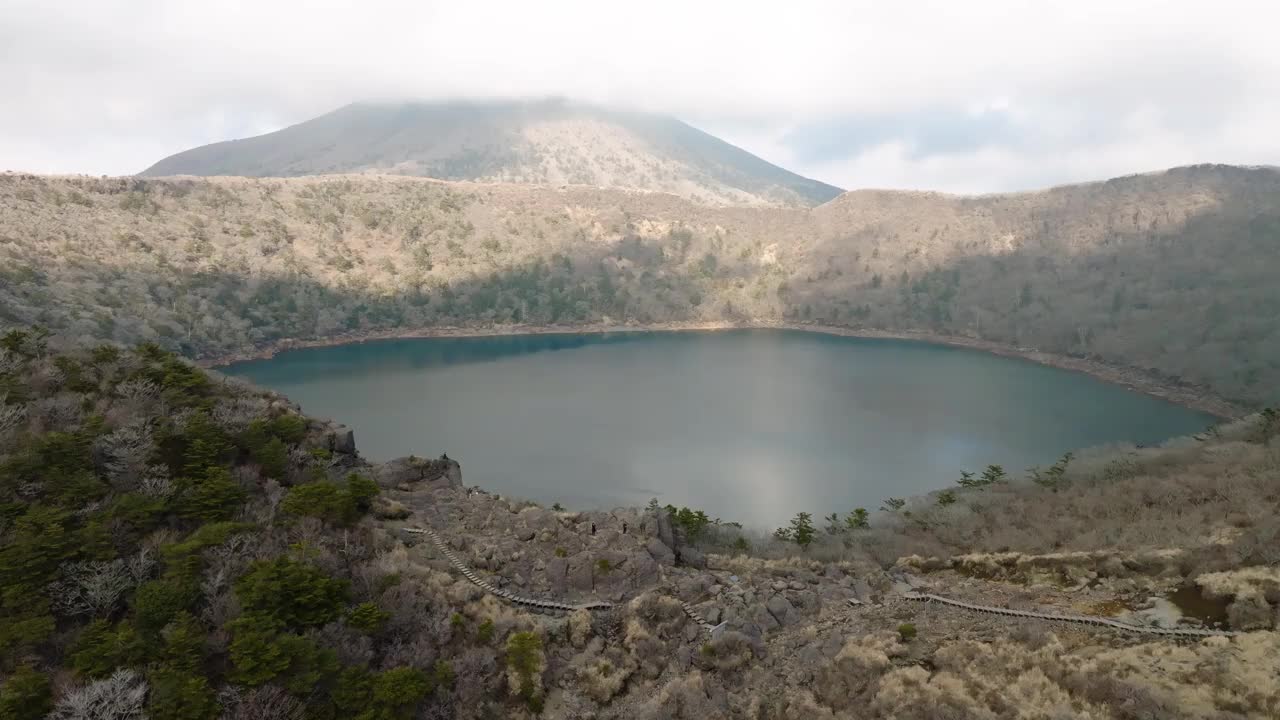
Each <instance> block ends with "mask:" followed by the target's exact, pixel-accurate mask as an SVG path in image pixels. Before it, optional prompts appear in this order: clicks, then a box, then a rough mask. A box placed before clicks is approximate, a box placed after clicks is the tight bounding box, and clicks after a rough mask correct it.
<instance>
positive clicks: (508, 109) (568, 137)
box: [141, 97, 840, 206]
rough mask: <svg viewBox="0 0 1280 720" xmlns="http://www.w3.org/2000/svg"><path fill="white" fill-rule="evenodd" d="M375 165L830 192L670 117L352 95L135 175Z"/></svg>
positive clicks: (368, 168) (618, 183)
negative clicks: (313, 114)
mask: <svg viewBox="0 0 1280 720" xmlns="http://www.w3.org/2000/svg"><path fill="white" fill-rule="evenodd" d="M334 173H382V174H395V175H416V176H424V177H434V178H438V179H441V180H469V181H478V182H515V183H530V184H537V185H592V186H597V187H614V188H627V189H634V190H644V191H650V192H666V193H672V194H675V195H680V196H683V197H687V198H690V199H692V200H695V201H699V202H702V203H706V204H712V205H789V206H811V205H818V204H821V203H823V202H826V201H827V200H830V199H832V198H834V197H836V196H837V195H839V194H840V189H839V188H837V187H834V186H831V185H827V184H825V183H822V182H818V181H816V180H810V179H809V178H805V177H801V176H799V175H796V174H794V173H792V172H789V171H787V170H784V169H783V168H780V167H778V166H776V165H773V164H771V163H769V162H767V161H765V160H762V159H761V158H759V157H756V156H755V155H752V154H751V153H748V152H747V151H745V150H742V149H741V148H738V147H735V146H733V145H731V144H729V143H727V142H724V141H723V140H720V139H719V138H716V137H714V136H712V135H710V134H708V133H705V132H703V131H701V130H698V129H697V128H694V127H692V126H690V125H688V124H686V123H684V122H681V121H680V120H677V119H676V118H673V117H670V116H665V115H655V114H649V113H643V112H636V111H623V110H612V109H606V108H600V107H595V106H592V105H586V104H582V103H577V102H574V101H572V100H569V99H566V98H560V97H549V98H539V99H532V100H489V101H437V102H359V103H352V104H350V105H346V106H343V107H341V108H339V109H337V110H334V111H333V112H330V113H327V114H325V115H321V116H320V117H317V118H313V119H311V120H307V121H305V122H302V123H299V124H297V125H292V126H290V127H287V128H284V129H282V130H278V131H276V132H273V133H268V134H266V135H259V136H257V137H251V138H246V139H243V140H231V141H226V142H219V143H214V144H212V145H205V146H202V147H198V148H194V149H191V150H187V151H184V152H181V153H178V154H176V155H172V156H170V157H167V158H165V159H163V160H161V161H160V162H158V163H156V164H155V165H152V166H151V167H150V168H147V169H146V170H145V171H143V172H142V173H141V174H142V175H149V176H164V175H243V176H250V177H264V176H278V177H292V176H298V175H322V174H334Z"/></svg>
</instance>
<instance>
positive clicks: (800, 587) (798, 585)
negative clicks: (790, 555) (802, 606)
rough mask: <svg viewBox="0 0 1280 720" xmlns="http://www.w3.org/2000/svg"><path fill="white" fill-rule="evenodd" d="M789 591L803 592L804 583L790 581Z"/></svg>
mask: <svg viewBox="0 0 1280 720" xmlns="http://www.w3.org/2000/svg"><path fill="white" fill-rule="evenodd" d="M791 589H792V590H804V589H805V584H804V583H802V582H800V581H799V580H792V581H791Z"/></svg>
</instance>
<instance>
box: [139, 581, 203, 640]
mask: <svg viewBox="0 0 1280 720" xmlns="http://www.w3.org/2000/svg"><path fill="white" fill-rule="evenodd" d="M199 592H200V591H199V588H197V587H196V586H195V583H194V582H192V581H189V580H184V579H179V578H172V577H171V578H165V579H162V580H152V581H150V582H146V583H143V584H142V585H141V586H139V587H138V590H137V592H136V593H135V594H134V597H133V613H134V621H135V622H136V623H137V625H138V629H140V630H142V631H143V632H144V633H148V632H149V633H154V632H159V631H160V629H161V628H163V627H164V626H165V625H168V624H169V623H170V621H172V620H173V619H174V617H175V616H177V614H178V613H179V612H181V611H182V610H184V609H186V608H189V607H191V605H192V604H194V603H195V601H196V598H197V597H198V596H199Z"/></svg>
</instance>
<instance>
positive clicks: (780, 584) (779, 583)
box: [773, 580, 787, 592]
mask: <svg viewBox="0 0 1280 720" xmlns="http://www.w3.org/2000/svg"><path fill="white" fill-rule="evenodd" d="M786 589H787V583H786V581H785V580H774V581H773V590H774V592H782V591H783V590H786Z"/></svg>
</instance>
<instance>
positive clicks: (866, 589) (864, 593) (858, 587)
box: [853, 578, 871, 603]
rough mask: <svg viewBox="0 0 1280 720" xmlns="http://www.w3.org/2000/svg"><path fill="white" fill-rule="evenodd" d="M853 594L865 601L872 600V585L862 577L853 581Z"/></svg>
mask: <svg viewBox="0 0 1280 720" xmlns="http://www.w3.org/2000/svg"><path fill="white" fill-rule="evenodd" d="M853 594H854V596H855V597H857V598H858V599H859V600H861V601H862V602H864V603H869V602H871V586H870V585H868V584H867V581H866V580H863V579H862V578H858V579H857V580H854V581H853Z"/></svg>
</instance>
